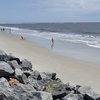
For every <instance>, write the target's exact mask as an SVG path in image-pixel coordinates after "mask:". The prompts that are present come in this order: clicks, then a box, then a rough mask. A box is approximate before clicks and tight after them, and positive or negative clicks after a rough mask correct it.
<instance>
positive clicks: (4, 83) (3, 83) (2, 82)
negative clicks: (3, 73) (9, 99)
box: [0, 77, 10, 87]
mask: <svg viewBox="0 0 100 100" xmlns="http://www.w3.org/2000/svg"><path fill="white" fill-rule="evenodd" d="M0 86H5V87H9V86H10V85H9V83H8V81H7V80H6V79H5V78H4V77H2V78H0Z"/></svg>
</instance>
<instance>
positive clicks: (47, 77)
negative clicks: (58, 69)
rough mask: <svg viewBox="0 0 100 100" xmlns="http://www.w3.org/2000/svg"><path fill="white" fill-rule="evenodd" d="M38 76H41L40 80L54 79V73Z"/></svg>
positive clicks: (44, 73)
mask: <svg viewBox="0 0 100 100" xmlns="http://www.w3.org/2000/svg"><path fill="white" fill-rule="evenodd" d="M40 75H41V78H43V79H52V80H55V79H56V73H46V72H43V73H40Z"/></svg>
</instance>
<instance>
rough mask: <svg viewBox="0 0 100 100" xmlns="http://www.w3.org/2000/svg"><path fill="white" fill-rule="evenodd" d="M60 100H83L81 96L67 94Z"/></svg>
mask: <svg viewBox="0 0 100 100" xmlns="http://www.w3.org/2000/svg"><path fill="white" fill-rule="evenodd" d="M62 100H84V99H83V96H82V95H81V94H68V95H67V96H65V97H64V98H63V99H62Z"/></svg>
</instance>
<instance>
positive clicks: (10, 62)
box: [7, 60, 21, 69]
mask: <svg viewBox="0 0 100 100" xmlns="http://www.w3.org/2000/svg"><path fill="white" fill-rule="evenodd" d="M7 63H9V65H10V66H11V67H12V68H13V69H16V68H19V69H21V66H20V65H19V64H18V63H17V61H16V60H13V61H7Z"/></svg>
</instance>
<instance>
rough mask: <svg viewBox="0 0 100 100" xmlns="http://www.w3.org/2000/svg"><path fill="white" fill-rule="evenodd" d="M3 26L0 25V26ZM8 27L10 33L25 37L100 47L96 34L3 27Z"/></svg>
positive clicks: (99, 40) (98, 37) (99, 37)
mask: <svg viewBox="0 0 100 100" xmlns="http://www.w3.org/2000/svg"><path fill="white" fill-rule="evenodd" d="M1 27H3V26H0V28H1ZM4 28H6V29H10V30H11V33H12V34H19V35H24V36H25V37H29V36H30V37H32V36H36V37H40V38H44V39H49V40H50V39H51V38H52V37H54V39H55V40H60V41H69V42H73V43H84V44H85V45H87V46H90V47H94V48H100V36H99V35H98V36H97V35H96V34H81V33H71V32H70V33H58V32H40V31H38V30H28V29H22V28H16V27H4Z"/></svg>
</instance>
